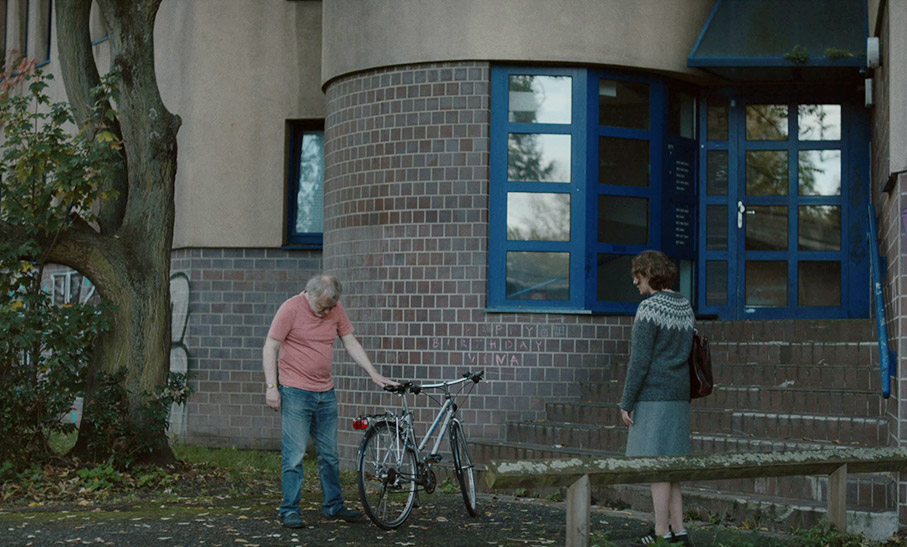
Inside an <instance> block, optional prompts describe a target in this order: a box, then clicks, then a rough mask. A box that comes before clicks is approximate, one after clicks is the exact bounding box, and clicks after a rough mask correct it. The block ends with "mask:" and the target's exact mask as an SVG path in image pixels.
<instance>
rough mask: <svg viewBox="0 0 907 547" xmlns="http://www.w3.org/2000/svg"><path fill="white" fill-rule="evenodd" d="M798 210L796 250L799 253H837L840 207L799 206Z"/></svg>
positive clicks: (839, 231) (839, 232)
mask: <svg viewBox="0 0 907 547" xmlns="http://www.w3.org/2000/svg"><path fill="white" fill-rule="evenodd" d="M798 209H799V211H798V213H799V215H798V216H799V237H798V248H799V249H800V250H801V251H838V250H840V249H841V207H840V206H838V205H801V206H800V207H799V208H798Z"/></svg>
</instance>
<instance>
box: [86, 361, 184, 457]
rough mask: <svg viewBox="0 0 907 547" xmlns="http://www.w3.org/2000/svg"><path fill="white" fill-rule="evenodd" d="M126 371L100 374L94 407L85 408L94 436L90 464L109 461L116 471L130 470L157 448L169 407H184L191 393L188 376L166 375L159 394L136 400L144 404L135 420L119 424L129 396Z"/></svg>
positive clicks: (91, 441) (166, 423)
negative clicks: (167, 378)
mask: <svg viewBox="0 0 907 547" xmlns="http://www.w3.org/2000/svg"><path fill="white" fill-rule="evenodd" d="M125 376H126V369H125V368H123V369H120V370H119V371H117V372H116V373H114V374H100V375H99V377H100V380H101V388H100V389H98V390H97V392H96V393H95V397H96V401H95V402H96V404H93V405H86V408H88V409H89V410H86V412H85V416H84V417H83V419H84V420H88V421H90V422H91V423H92V424H93V426H94V428H95V430H96V433H97V434H96V435H92V436H91V440H90V441H89V443H88V447H87V448H88V457H89V459H90V460H92V461H103V460H104V459H105V458H109V459H110V461H111V463H113V465H115V466H116V467H118V468H121V469H122V468H127V467H130V466H131V465H132V464H133V463H134V462H135V461H136V460H137V459H139V458H140V457H141V456H142V455H145V454H149V453H151V452H152V451H153V450H154V449H155V448H156V447H157V444H158V439H157V437H156V435H157V434H158V433H159V432H161V431H166V430H167V428H168V427H169V425H170V424H169V421H168V418H169V412H170V405H171V404H173V403H176V404H184V403H185V402H186V400H187V399H188V398H189V395H190V394H191V393H192V389H191V386H190V385H189V375H188V374H181V373H175V372H171V373H170V378H169V381H168V383H167V386H166V387H164V388H163V389H162V390H161V391H160V392H159V393H157V394H154V395H151V394H147V393H143V394H141V395H140V396H141V397H143V398H144V400H145V402H144V404H143V405H142V406H141V414H142V415H141V416H139V417H138V419H132V420H123V419H122V417H123V416H124V415H126V414H128V413H129V409H130V402H129V399H130V395H131V394H130V393H129V392H128V391H127V390H126V388H125V387H123V386H124V384H125V382H124V378H125Z"/></svg>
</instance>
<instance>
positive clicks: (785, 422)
mask: <svg viewBox="0 0 907 547" xmlns="http://www.w3.org/2000/svg"><path fill="white" fill-rule="evenodd" d="M545 408H546V416H547V418H548V420H547V421H545V422H529V423H530V424H532V427H536V424H545V426H544V427H546V428H551V427H558V426H557V425H554V424H564V425H565V426H569V425H575V424H588V425H592V426H595V427H602V428H605V429H608V428H624V427H625V426H624V425H623V423H622V422H621V421H620V411H619V407H618V405H617V404H616V403H584V402H583V403H578V402H563V403H548V404H546V405H545ZM778 408H784V407H778ZM518 425H519V424H507V432H508V433H507V435H508V437H507V439H508V440H514V439H513V438H512V437H510V431H511V426H513V427H517V426H518ZM690 427H691V429H692V430H693V431H694V432H703V433H704V432H708V433H726V434H735V435H741V436H747V435H752V436H756V437H764V438H776V439H802V440H817V441H832V442H839V443H843V444H857V445H863V446H886V443H887V440H888V418H887V417H885V418H879V417H875V418H873V417H865V416H863V417H860V416H829V415H823V414H798V413H786V412H766V411H756V410H726V409H723V408H702V407H699V406H694V408H693V410H692V412H691V413H690ZM568 431H569V429H568ZM590 434H594V430H593V433H590ZM553 444H558V443H553ZM571 444H572V443H571Z"/></svg>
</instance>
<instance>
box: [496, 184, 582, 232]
mask: <svg viewBox="0 0 907 547" xmlns="http://www.w3.org/2000/svg"><path fill="white" fill-rule="evenodd" d="M507 239H508V241H570V194H541V193H529V192H508V193H507Z"/></svg>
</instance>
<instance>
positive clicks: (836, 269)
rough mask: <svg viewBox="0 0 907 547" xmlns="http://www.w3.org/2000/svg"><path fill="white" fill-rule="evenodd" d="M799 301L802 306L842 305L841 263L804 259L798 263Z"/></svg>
mask: <svg viewBox="0 0 907 547" xmlns="http://www.w3.org/2000/svg"><path fill="white" fill-rule="evenodd" d="M797 267H798V270H799V276H798V279H797V293H798V296H797V303H798V304H799V305H801V306H840V305H841V263H840V262H838V261H835V260H821V261H820V260H816V261H811V260H810V261H802V262H799V263H798V265H797Z"/></svg>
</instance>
